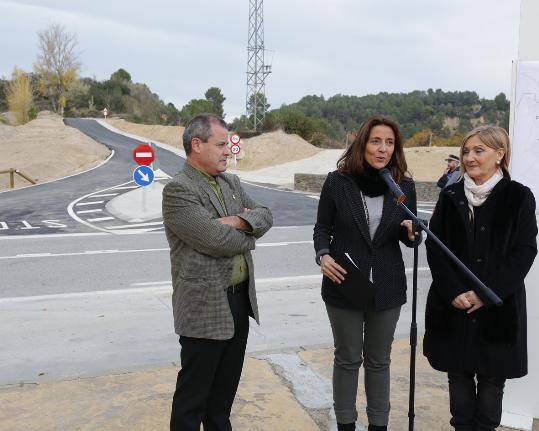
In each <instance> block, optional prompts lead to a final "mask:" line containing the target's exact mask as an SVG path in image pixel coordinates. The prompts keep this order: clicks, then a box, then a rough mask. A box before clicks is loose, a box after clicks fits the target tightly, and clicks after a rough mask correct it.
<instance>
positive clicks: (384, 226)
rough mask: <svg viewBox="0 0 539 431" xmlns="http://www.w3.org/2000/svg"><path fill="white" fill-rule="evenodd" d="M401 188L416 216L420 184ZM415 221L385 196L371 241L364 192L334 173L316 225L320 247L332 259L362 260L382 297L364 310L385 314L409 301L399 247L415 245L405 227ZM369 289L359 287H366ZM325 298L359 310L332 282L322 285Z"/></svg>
mask: <svg viewBox="0 0 539 431" xmlns="http://www.w3.org/2000/svg"><path fill="white" fill-rule="evenodd" d="M400 186H401V189H402V191H403V193H404V194H405V195H406V201H405V202H404V203H405V205H406V206H407V207H408V208H410V210H411V211H412V212H414V213H415V212H416V193H415V185H414V182H413V181H412V180H411V179H405V180H404V181H403V182H402V183H401V184H400ZM409 218H410V217H409V216H408V215H407V214H406V213H405V212H404V210H403V209H402V208H401V207H399V206H397V203H396V202H395V199H394V198H393V197H392V196H391V195H390V193H389V192H387V193H386V195H385V196H384V204H383V210H382V219H381V220H380V224H379V226H378V228H377V230H376V233H375V235H374V238H372V239H371V237H370V233H369V227H368V226H367V218H366V216H365V209H364V206H363V201H362V198H361V194H360V190H359V187H358V186H357V184H356V182H355V180H354V179H353V178H352V177H351V176H348V175H342V174H340V173H339V172H338V171H334V172H330V173H329V174H328V177H327V178H326V181H325V183H324V186H323V188H322V192H321V194H320V203H319V205H318V216H317V220H316V225H315V226H314V235H313V239H314V248H315V251H316V253H317V255H318V254H319V253H320V252H324V251H325V252H327V251H329V254H330V255H331V253H335V252H339V253H345V252H348V253H351V255H353V256H354V257H355V258H356V260H357V261H356V264H357V265H358V267H359V269H360V271H361V272H362V273H363V274H364V275H365V276H366V277H369V274H370V272H371V268H372V279H373V283H374V285H375V286H376V293H375V295H374V299H373V302H372V303H371V304H365V307H363V308H364V309H374V310H385V309H389V308H392V307H396V306H399V305H402V304H404V303H405V302H406V274H405V271H404V262H403V260H402V253H401V249H400V246H399V240H400V241H402V242H403V243H404V244H406V245H407V246H408V247H412V246H413V242H412V241H410V240H409V239H408V234H407V230H406V229H405V228H403V227H401V226H400V224H401V222H402V221H403V220H406V219H409ZM363 287H364V286H358V288H363ZM322 298H323V299H324V301H325V302H327V303H328V304H330V305H334V306H336V307H341V308H343V307H345V308H353V307H352V306H351V305H350V304H347V303H346V300H345V299H344V297H343V295H342V294H341V293H340V292H339V290H338V286H336V285H334V284H333V283H332V282H331V280H330V279H329V278H327V277H324V278H323V281H322Z"/></svg>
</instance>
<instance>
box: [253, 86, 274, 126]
mask: <svg viewBox="0 0 539 431" xmlns="http://www.w3.org/2000/svg"><path fill="white" fill-rule="evenodd" d="M269 107H270V104H269V103H268V100H267V99H266V96H265V95H263V94H262V93H256V94H252V95H251V97H249V101H248V102H247V112H248V113H249V121H250V123H251V127H253V121H254V114H255V112H256V113H257V114H258V115H257V116H258V118H262V117H264V115H265V113H266V112H268V109H269Z"/></svg>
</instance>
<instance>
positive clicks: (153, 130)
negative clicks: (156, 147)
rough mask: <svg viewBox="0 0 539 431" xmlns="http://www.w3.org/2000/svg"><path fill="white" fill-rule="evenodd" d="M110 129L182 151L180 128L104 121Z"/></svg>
mask: <svg viewBox="0 0 539 431" xmlns="http://www.w3.org/2000/svg"><path fill="white" fill-rule="evenodd" d="M106 121H107V123H109V124H110V125H111V126H112V127H116V128H117V129H119V130H122V131H124V132H127V133H132V134H134V135H137V136H140V137H145V138H148V139H152V140H154V141H159V142H162V143H164V144H168V145H172V146H174V147H176V148H181V149H183V143H182V134H183V130H184V129H185V128H184V127H181V126H154V125H148V124H135V123H130V122H129V121H125V120H122V119H119V118H110V119H108V120H106Z"/></svg>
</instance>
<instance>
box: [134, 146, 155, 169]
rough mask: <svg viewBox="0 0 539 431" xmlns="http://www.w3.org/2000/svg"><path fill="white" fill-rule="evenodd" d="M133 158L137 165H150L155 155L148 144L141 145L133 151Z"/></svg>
mask: <svg viewBox="0 0 539 431" xmlns="http://www.w3.org/2000/svg"><path fill="white" fill-rule="evenodd" d="M133 158H134V159H135V162H136V163H137V164H138V165H145V166H148V165H150V164H151V163H152V162H153V160H154V159H155V153H154V152H153V149H152V147H150V146H149V145H148V144H141V145H139V146H138V147H137V148H135V151H133Z"/></svg>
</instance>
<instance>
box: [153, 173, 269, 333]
mask: <svg viewBox="0 0 539 431" xmlns="http://www.w3.org/2000/svg"><path fill="white" fill-rule="evenodd" d="M216 180H217V183H218V184H219V187H220V188H221V192H222V194H223V198H224V202H225V205H226V210H227V212H226V213H225V212H224V210H223V208H222V206H221V204H220V203H219V199H218V198H217V196H216V195H215V192H214V191H213V190H212V189H211V187H210V185H209V184H208V182H207V181H206V179H204V178H203V177H202V175H201V174H200V173H199V172H198V171H197V170H196V169H195V168H193V167H192V166H191V165H190V164H189V163H186V164H185V166H184V168H183V170H182V171H180V172H179V173H178V174H176V176H174V178H172V180H171V181H170V182H169V183H168V184H167V185H166V186H165V188H164V189H163V222H164V225H165V234H166V236H167V240H168V242H169V245H170V266H171V274H172V286H173V293H172V310H173V314H174V329H175V331H176V333H177V334H178V335H183V336H187V337H195V338H207V339H214V340H226V339H230V338H232V336H233V335H234V320H233V318H232V312H231V311H230V306H229V304H228V297H227V292H226V290H227V287H228V282H229V280H230V277H231V274H232V269H233V257H234V256H236V255H238V254H243V256H244V257H245V260H246V261H247V266H248V269H249V300H250V302H251V308H252V310H253V317H254V318H255V320H256V321H257V322H259V317H258V307H257V300H256V292H255V277H254V270H253V259H252V257H251V253H250V250H254V248H255V240H256V239H257V238H260V237H261V236H262V235H264V234H265V233H266V232H267V231H268V230H269V229H270V228H271V226H272V223H273V218H272V215H271V211H270V210H269V209H268V208H267V207H264V206H262V205H259V204H257V203H256V202H255V201H253V200H252V199H251V198H250V197H249V196H248V195H247V193H245V191H244V190H243V188H242V186H241V184H240V180H239V178H238V177H237V176H235V175H230V174H224V173H223V174H220V175H218V176H217V177H216ZM244 208H249V209H251V211H250V212H243V210H244ZM227 214H228V215H238V216H239V217H241V218H243V219H244V220H246V221H247V222H248V223H249V224H250V225H251V227H252V230H251V232H248V233H247V232H243V231H239V230H236V229H234V228H232V227H231V226H228V225H224V224H221V223H220V222H219V221H217V219H218V218H220V217H224V216H226V215H227Z"/></svg>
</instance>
